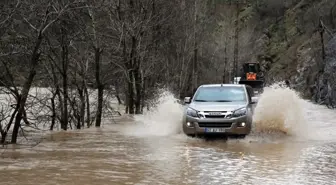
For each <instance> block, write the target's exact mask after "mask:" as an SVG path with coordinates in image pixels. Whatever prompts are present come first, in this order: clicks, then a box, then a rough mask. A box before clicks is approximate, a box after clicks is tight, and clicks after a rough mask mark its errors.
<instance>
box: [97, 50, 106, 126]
mask: <svg viewBox="0 0 336 185" xmlns="http://www.w3.org/2000/svg"><path fill="white" fill-rule="evenodd" d="M101 53H102V50H101V49H100V48H95V69H96V71H95V72H96V83H97V89H98V107H97V117H96V127H100V125H101V119H102V112H103V102H104V85H103V84H102V82H101V79H100V55H101Z"/></svg>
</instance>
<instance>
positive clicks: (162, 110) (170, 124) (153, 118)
mask: <svg viewBox="0 0 336 185" xmlns="http://www.w3.org/2000/svg"><path fill="white" fill-rule="evenodd" d="M182 116H183V105H181V104H179V103H178V99H176V98H175V97H174V95H173V93H171V92H170V91H167V90H160V93H159V97H158V100H157V101H156V106H155V107H154V109H153V110H151V111H147V112H145V113H144V114H143V115H135V116H134V120H135V124H134V125H131V126H129V127H128V128H127V130H126V133H127V134H131V135H137V136H140V135H142V136H168V135H176V134H178V133H181V132H182V124H181V123H182V122H181V121H182Z"/></svg>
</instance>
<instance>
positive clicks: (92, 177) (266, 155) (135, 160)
mask: <svg viewBox="0 0 336 185" xmlns="http://www.w3.org/2000/svg"><path fill="white" fill-rule="evenodd" d="M167 105H169V103H168V104H166V107H167V108H168V107H169V106H167ZM174 106H176V107H178V105H174ZM302 106H303V107H304V113H305V114H306V115H305V120H307V122H306V124H305V126H306V128H305V129H304V133H305V136H306V137H304V138H301V137H297V136H285V135H281V136H276V135H272V134H270V135H260V134H252V135H251V136H249V137H247V138H246V139H242V140H237V139H233V140H228V141H224V140H214V141H204V140H202V139H194V138H188V137H186V136H184V135H182V134H179V133H178V132H175V134H174V133H173V132H171V131H172V130H171V131H167V130H166V131H163V132H161V133H160V134H152V133H148V132H150V131H153V130H149V131H148V130H146V125H142V123H143V122H145V121H146V119H149V117H151V118H153V117H152V116H148V115H147V118H146V119H145V118H143V119H139V118H137V121H138V123H137V124H135V123H134V122H133V123H132V122H120V124H111V125H104V127H103V128H100V129H96V128H91V129H85V130H81V131H72V132H71V131H70V132H59V133H55V134H51V135H48V136H46V137H45V139H44V140H43V142H42V143H40V144H39V145H37V146H35V147H33V148H27V147H24V146H19V147H20V148H19V149H16V148H8V149H6V150H5V151H4V152H3V153H2V154H1V158H0V177H1V185H7V184H8V185H13V184H20V185H32V184H46V185H48V184H50V185H51V184H55V185H58V184H61V185H70V184H71V185H91V184H100V185H104V184H106V185H107V184H108V185H111V184H116V185H119V184H136V185H145V184H146V185H147V184H172V185H181V184H195V185H204V184H215V185H216V184H256V185H259V184H263V185H266V184H267V185H268V184H269V185H273V184H276V185H277V184H279V185H280V184H281V185H283V184H289V185H294V184H295V185H296V184H297V185H299V184H308V185H309V184H312V185H313V184H314V185H315V184H326V185H329V184H330V185H331V184H336V176H335V174H336V168H335V165H336V132H335V130H336V114H335V112H334V111H332V110H327V109H325V108H324V107H320V106H316V105H312V104H310V103H307V102H302ZM176 107H175V108H176ZM179 108H180V107H179ZM162 113H167V112H165V111H162ZM157 117H158V116H156V117H155V116H154V118H157ZM166 119H168V120H166ZM179 119H180V118H179V117H178V116H174V115H171V116H170V117H165V119H162V118H160V120H161V121H162V122H164V121H165V120H166V121H165V122H164V123H163V124H165V125H164V127H163V128H165V129H167V128H172V129H174V130H175V129H176V125H172V126H169V125H168V124H169V123H171V124H174V123H175V122H176V124H180V122H178V121H179ZM139 120H140V121H139ZM174 121H175V122H174ZM150 122H152V123H154V122H155V120H150ZM141 127H142V129H139V132H141V133H140V134H137V133H136V132H137V128H141ZM158 130H160V129H159V127H158V126H156V127H155V129H154V131H158Z"/></svg>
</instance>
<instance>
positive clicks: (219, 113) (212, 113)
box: [209, 112, 222, 116]
mask: <svg viewBox="0 0 336 185" xmlns="http://www.w3.org/2000/svg"><path fill="white" fill-rule="evenodd" d="M209 115H211V116H218V115H222V113H221V112H209Z"/></svg>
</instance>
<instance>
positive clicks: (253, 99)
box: [251, 96, 258, 104]
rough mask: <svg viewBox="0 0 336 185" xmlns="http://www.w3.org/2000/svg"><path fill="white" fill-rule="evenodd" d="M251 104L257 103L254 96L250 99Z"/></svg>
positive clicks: (256, 98)
mask: <svg viewBox="0 0 336 185" xmlns="http://www.w3.org/2000/svg"><path fill="white" fill-rule="evenodd" d="M251 103H252V104H256V103H258V97H255V96H254V97H252V98H251Z"/></svg>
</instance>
